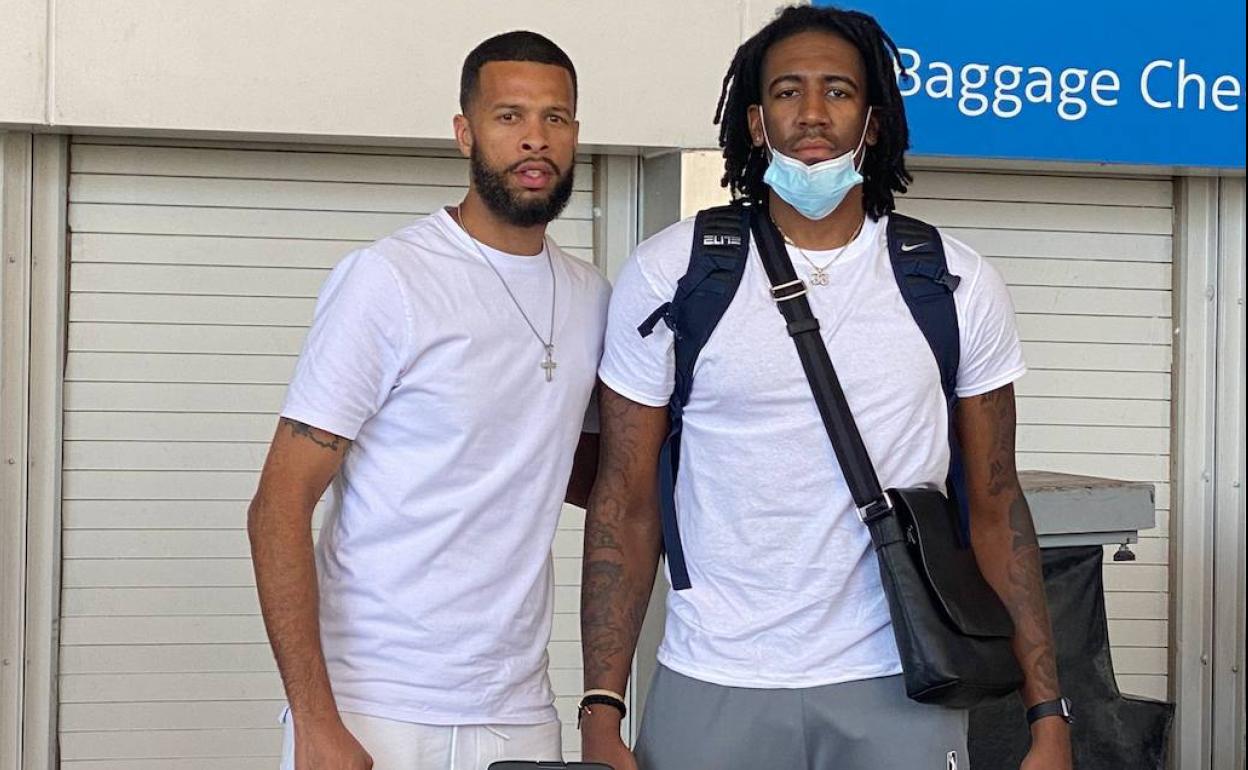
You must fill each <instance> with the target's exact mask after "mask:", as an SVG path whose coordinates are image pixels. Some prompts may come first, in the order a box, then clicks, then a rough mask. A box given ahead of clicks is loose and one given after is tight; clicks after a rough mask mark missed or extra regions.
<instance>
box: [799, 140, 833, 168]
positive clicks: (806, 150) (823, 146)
mask: <svg viewBox="0 0 1248 770" xmlns="http://www.w3.org/2000/svg"><path fill="white" fill-rule="evenodd" d="M792 155H793V157H794V158H797V159H798V160H801V161H804V162H806V163H818V162H819V161H823V160H828V159H829V158H833V157H835V156H836V151H835V150H834V149H833V147H832V145H830V144H828V143H827V142H810V141H806V142H798V143H797V145H796V146H795V147H794V148H793V152H792Z"/></svg>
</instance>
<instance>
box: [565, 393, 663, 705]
mask: <svg viewBox="0 0 1248 770" xmlns="http://www.w3.org/2000/svg"><path fill="white" fill-rule="evenodd" d="M601 410H602V450H601V452H602V455H601V461H600V465H599V473H598V480H597V481H596V482H595V484H594V488H593V492H592V494H591V495H590V498H589V509H588V511H587V513H586V517H585V561H584V574H583V576H582V581H581V637H582V646H583V651H584V661H585V684H586V686H587V687H591V688H592V687H605V688H608V689H612V690H616V691H617V692H623V691H624V688H625V687H626V685H627V683H628V672H629V669H630V667H631V665H632V657H633V651H634V649H635V648H636V646H637V637H638V635H639V634H640V632H641V624H642V621H643V620H644V619H645V616H646V607H647V605H648V604H649V601H650V590H651V588H652V587H653V584H654V576H655V567H656V565H657V563H658V555H659V516H658V497H657V490H656V468H657V462H658V452H659V446H660V445H661V443H662V440H663V436H664V435H665V433H666V429H667V421H666V413H665V411H664V410H662V409H655V408H652V407H645V406H641V405H639V404H636V403H633V402H631V401H629V400H627V399H625V398H624V397H622V396H620V395H618V394H616V393H613V392H611V391H610V390H609V389H606V388H604V389H603V394H602V400H601Z"/></svg>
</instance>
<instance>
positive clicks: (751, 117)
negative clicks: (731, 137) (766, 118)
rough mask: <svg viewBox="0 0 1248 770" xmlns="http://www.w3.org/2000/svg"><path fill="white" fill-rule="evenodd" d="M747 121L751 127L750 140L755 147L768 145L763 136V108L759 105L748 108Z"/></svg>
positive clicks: (746, 112)
mask: <svg viewBox="0 0 1248 770" xmlns="http://www.w3.org/2000/svg"><path fill="white" fill-rule="evenodd" d="M745 119H746V121H747V122H748V123H749V126H750V140H751V141H752V142H753V143H754V146H755V147H762V146H763V145H764V144H766V143H767V140H766V138H765V137H764V136H763V108H762V107H760V106H759V105H757V104H751V105H750V106H749V107H748V108H746V111H745Z"/></svg>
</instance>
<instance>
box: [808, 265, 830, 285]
mask: <svg viewBox="0 0 1248 770" xmlns="http://www.w3.org/2000/svg"><path fill="white" fill-rule="evenodd" d="M810 282H811V284H813V285H815V286H827V285H828V274H827V272H826V271H824V269H823V268H822V267H816V268H815V269H814V270H812V271H811V272H810Z"/></svg>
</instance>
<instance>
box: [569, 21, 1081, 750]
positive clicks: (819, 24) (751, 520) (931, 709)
mask: <svg viewBox="0 0 1248 770" xmlns="http://www.w3.org/2000/svg"><path fill="white" fill-rule="evenodd" d="M895 56H896V49H895V47H894V46H893V45H892V42H891V41H890V40H889V39H888V37H887V36H886V35H885V34H884V32H883V30H881V29H880V28H879V26H878V25H877V24H876V22H875V21H874V19H871V18H870V17H868V16H865V15H863V14H858V13H853V12H846V11H841V10H838V9H833V8H812V7H794V8H789V9H786V10H785V11H783V12H782V13H781V14H780V15H779V16H778V17H777V18H776V20H775V21H773V22H772V23H771V24H769V25H768V26H767V27H765V28H764V29H763V30H762V31H760V32H759V33H758V34H757V35H756V36H754V37H753V38H752V39H750V40H749V41H747V42H746V43H745V44H744V45H742V46H741V48H740V49H739V50H738V52H737V55H736V58H735V59H734V61H733V64H732V67H731V69H730V72H729V77H730V80H728V81H726V85H725V93H724V100H723V101H722V102H721V113H722V126H721V137H720V143H721V146H722V147H723V149H724V157H725V161H726V164H725V165H726V173H725V176H724V181H725V185H728V186H731V188H732V191H733V193H734V194H735V195H736V196H737V197H742V198H747V199H751V200H754V201H756V202H757V204H758V205H759V206H762V205H764V204H765V205H766V208H767V210H769V211H770V213H771V216H772V218H773V220H774V222H775V224H776V225H777V227H778V228H779V230H780V231H781V232H782V233H783V234H784V236H785V237H786V240H788V241H790V242H791V243H790V244H789V245H788V249H787V250H788V256H789V258H790V259H791V260H792V263H793V266H794V268H795V270H796V272H797V273H798V275H799V276H801V278H802V279H804V281H805V283H806V290H807V298H808V299H809V302H810V305H811V307H812V309H813V312H814V315H815V316H816V317H817V319H818V321H819V323H820V334H821V336H822V338H823V342H824V344H826V346H827V348H828V353H829V354H830V357H831V359H832V362H833V364H834V366H835V367H836V370H837V373H838V375H839V377H840V382H841V384H842V386H843V388H844V391H845V395H846V398H847V400H848V402H849V405H850V407H851V408H852V410H853V412H854V415H855V418H856V421H857V424H858V427H859V429H860V432H861V434H862V437H863V439H864V441H865V443H866V448H867V450H868V452H869V454H870V456H871V458H873V460H874V463H875V465H876V469H877V472H878V474H879V477H880V482H881V484H882V486H883V487H884V488H889V487H899V488H900V487H914V486H928V487H935V488H940V487H943V485H944V483H945V477H946V473H947V470H948V468H949V462H950V456H951V450H950V442H949V435H948V431H950V430H957V432H958V435H959V437H960V439H961V446H962V450H963V451H962V455H963V459H964V463H965V468H966V474H967V477H966V478H967V491H968V493H969V501H970V509H971V520H970V526H971V539H972V545H973V548H974V552H975V555H976V558H977V559H978V561H979V564H980V565H981V569H982V571H983V572H984V574H985V577H986V578H987V579H988V581H989V582H990V583H991V584H992V586H993V587H994V588H995V589H996V590H997V592H998V593H999V594H1000V596H1001V598H1002V600H1003V602H1004V604H1005V605H1006V607H1007V609H1008V610H1009V612H1010V614H1011V616H1012V617H1013V620H1014V623H1015V627H1016V635H1015V641H1014V650H1015V653H1016V656H1017V658H1018V660H1019V662H1020V664H1021V667H1022V669H1023V672H1024V675H1025V678H1026V683H1025V685H1024V687H1023V696H1024V700H1025V702H1026V704H1027V705H1028V706H1032V705H1034V704H1040V703H1043V702H1048V701H1056V700H1057V699H1059V698H1060V695H1061V693H1060V691H1059V690H1058V682H1057V677H1056V670H1055V663H1054V652H1053V644H1052V638H1051V632H1050V629H1049V621H1048V614H1047V609H1046V606H1045V599H1044V589H1043V584H1042V581H1041V577H1040V562H1039V556H1038V550H1037V546H1036V539H1035V534H1034V530H1033V528H1032V523H1031V518H1030V513H1029V511H1028V509H1027V504H1026V501H1025V500H1024V498H1023V494H1022V491H1021V489H1020V487H1019V484H1018V479H1017V474H1016V472H1015V466H1014V430H1015V412H1014V393H1013V386H1012V383H1013V382H1014V381H1015V380H1017V379H1018V378H1019V377H1021V376H1022V375H1023V374H1024V372H1025V366H1024V363H1023V358H1022V354H1021V350H1020V345H1019V340H1018V333H1017V330H1016V327H1015V322H1014V317H1013V309H1012V307H1011V303H1010V298H1009V295H1008V293H1007V291H1006V287H1005V284H1004V282H1003V281H1002V279H1001V277H1000V275H999V274H998V273H997V271H996V270H994V269H993V267H992V266H991V265H989V264H988V263H986V262H985V261H984V260H983V259H982V258H981V257H980V256H979V255H978V254H976V253H975V252H974V251H972V250H971V249H969V248H968V247H967V246H965V245H964V244H962V243H960V242H958V241H956V240H954V239H952V238H943V244H944V251H945V254H946V259H947V261H948V267H949V271H950V272H952V273H953V274H955V275H957V276H959V277H960V278H961V283H960V285H959V286H958V287H957V289H956V291H955V293H954V302H955V305H956V313H957V319H958V326H959V343H960V350H961V359H960V363H959V366H958V376H957V383H956V392H957V396H958V397H959V399H960V401H959V404H958V409H957V412H956V425H952V426H951V425H949V419H948V412H947V406H946V401H945V397H944V394H943V392H942V388H941V380H940V373H939V371H938V368H937V363H936V360H935V357H934V356H933V354H932V349H931V348H930V347H929V345H928V343H927V341H926V339H925V338H924V335H923V333H922V331H921V330H920V329H919V327H918V325H917V324H916V322H915V320H914V318H913V317H912V315H911V312H910V310H909V308H908V307H907V304H906V302H905V300H904V299H903V296H902V294H901V292H900V290H899V287H898V284H897V281H896V278H895V276H894V274H893V269H892V265H891V263H890V257H889V253H888V246H887V243H886V241H885V230H886V227H887V223H888V218H889V214H890V213H891V212H892V210H893V208H894V193H895V192H904V191H905V189H906V184H907V182H909V180H910V176H909V174H908V173H907V172H906V169H905V163H904V152H905V149H906V147H907V144H908V134H907V128H906V123H905V113H904V109H903V106H902V99H901V95H900V94H899V92H898V87H897V82H896V78H895V76H894V69H893V67H894V61H895ZM717 119H719V118H718V116H717ZM864 178H865V181H864ZM693 230H694V222H693V220H686V221H684V222H681V223H679V224H676V225H673V226H672V227H670V228H668V229H667V230H664V231H663V232H661V233H659V234H658V235H656V236H654V237H653V238H651V239H649V240H648V241H646V242H645V243H643V244H641V245H640V246H639V247H638V248H637V250H636V253H635V254H634V255H633V258H632V259H631V261H630V262H629V263H628V264H627V265H626V266H625V268H624V270H623V272H622V273H621V275H620V277H619V280H618V281H617V282H616V287H615V291H614V294H613V296H612V301H611V311H610V317H609V322H608V331H607V340H606V344H605V348H604V353H603V361H602V365H601V367H600V370H599V377H600V378H601V380H602V383H603V385H604V388H603V391H602V395H601V402H600V403H601V412H602V429H603V445H602V451H603V458H602V466H601V467H602V470H601V472H600V474H599V477H598V481H597V483H596V485H595V487H594V491H593V495H592V497H591V500H590V506H589V512H588V515H587V521H586V532H585V566H584V581H583V589H582V590H583V598H582V639H583V644H584V648H585V650H584V652H585V683H586V686H587V687H588V688H590V689H591V690H594V691H609V692H613V693H620V692H623V690H624V688H625V686H626V685H627V681H628V675H629V670H630V662H631V658H632V655H633V652H634V650H635V646H636V641H637V635H638V632H639V629H640V625H641V621H642V618H643V617H644V615H645V610H646V605H647V602H648V599H649V597H650V591H651V585H652V581H653V579H654V576H655V567H656V564H657V561H658V557H659V554H660V544H661V526H660V515H659V490H658V488H657V487H658V485H657V482H656V472H655V469H656V466H657V464H658V459H659V454H660V448H661V446H662V444H663V442H664V438H665V436H666V434H667V431H668V428H669V412H668V410H667V408H666V407H667V404H668V402H669V399H670V398H671V397H672V393H673V388H674V372H675V365H674V359H673V349H674V339H673V333H672V331H671V329H669V328H668V327H667V326H665V325H663V324H661V323H660V324H659V325H658V326H657V327H655V330H654V333H653V334H652V335H651V336H649V337H644V338H643V337H642V336H641V335H640V334H639V333H638V326H639V325H640V324H642V323H643V321H645V320H646V319H647V317H648V316H650V314H651V312H652V311H654V310H655V308H656V307H659V306H661V305H662V304H663V303H665V302H667V301H669V300H671V299H672V298H673V296H674V295H675V293H676V284H677V281H678V280H680V278H681V277H682V276H683V275H684V274H685V271H686V269H687V267H688V265H689V260H690V250H691V247H692V245H693V244H692V243H691V241H692V236H693ZM676 323H677V324H679V320H678V319H677V321H676ZM692 382H693V385H692V391H691V395H690V398H689V401H688V404H687V405H686V406H685V407H684V411H683V434H682V439H681V443H680V453H681V454H680V458H679V474H678V475H677V477H676V488H675V503H676V506H675V510H676V513H677V520H678V523H679V536H680V540H681V542H682V543H683V558H684V564H685V566H686V567H687V569H688V577H689V582H690V587H688V588H687V589H685V590H675V591H672V592H671V593H669V595H668V602H667V616H666V617H667V619H666V630H665V634H664V638H663V642H662V645H661V647H660V649H659V653H658V656H659V664H660V665H659V669H658V672H657V674H656V676H655V679H654V682H653V684H652V687H651V690H650V695H649V697H648V700H647V704H646V710H645V714H644V715H643V721H642V727H641V734H640V737H639V740H638V744H637V746H636V747H635V752H636V753H635V756H634V754H633V753H632V752H630V751H629V749H628V748H627V747H626V746H625V745H624V743H623V742H622V741H621V739H620V734H619V728H620V722H619V719H620V713H619V712H620V710H619V709H615V708H609V707H604V706H603V705H602V703H601V698H600V697H599V698H587V699H586V703H587V708H583V709H582V740H583V746H584V755H585V758H586V759H587V760H597V761H602V762H608V763H610V764H611V765H613V766H614V767H615V769H616V770H632V769H633V768H637V767H638V766H640V767H641V768H642V770H757V769H758V768H784V770H830V769H832V768H835V769H836V770H881V769H884V768H906V769H907V770H908V769H909V768H916V769H917V768H933V770H935V769H936V768H941V769H942V770H944V769H946V768H957V767H963V768H965V767H966V724H967V721H966V713H965V711H959V710H953V709H947V708H941V707H938V706H929V705H922V704H919V703H916V702H914V701H911V700H909V699H908V698H907V697H906V692H905V687H904V684H903V682H902V681H901V677H900V673H901V664H900V661H899V655H898V650H897V646H896V642H895V639H894V634H893V630H892V626H891V621H890V615H889V607H888V603H887V601H886V597H885V594H884V591H883V588H882V586H881V578H880V573H879V569H878V566H877V563H876V557H875V554H874V551H873V548H872V543H871V537H870V534H869V532H868V530H867V528H866V527H865V526H864V525H863V524H862V523H861V521H860V520H859V518H858V515H857V510H856V507H855V505H854V502H853V499H852V497H851V495H850V492H849V489H848V488H847V486H846V483H845V480H844V476H843V474H842V472H841V468H840V466H839V464H838V462H837V459H836V457H835V455H834V453H833V450H832V446H831V444H830V442H829V438H828V435H827V432H826V431H825V428H824V425H823V423H822V421H821V419H820V416H819V413H818V411H817V408H816V405H815V402H814V400H813V397H812V394H811V388H810V386H809V384H808V382H807V378H806V375H805V374H804V372H803V369H802V365H801V363H800V360H799V358H798V355H797V352H796V350H795V348H794V345H793V343H792V341H791V340H790V339H789V336H788V334H787V333H786V327H785V321H784V319H783V318H782V317H781V314H780V313H779V312H778V310H777V305H776V301H775V300H774V299H773V296H772V291H771V286H770V282H769V281H768V279H767V275H766V273H765V271H764V268H763V266H762V264H761V262H760V260H759V257H758V251H757V247H756V245H755V246H753V247H752V248H751V253H750V256H749V261H748V263H747V265H746V267H745V271H744V275H743V277H742V279H741V283H740V285H739V287H738V288H737V289H736V293H735V295H734V297H733V299H732V302H731V304H730V305H729V306H728V308H727V310H726V311H725V313H724V315H723V316H722V318H721V319H720V320H719V322H718V325H717V326H716V327H715V328H714V331H713V332H712V334H711V336H710V338H709V340H708V341H707V342H706V344H705V346H704V347H703V348H702V350H701V353H700V354H699V356H698V358H697V362H696V366H695V368H694V374H693V380H692ZM669 566H670V565H669ZM669 579H670V576H669ZM1068 729H1069V728H1068V726H1067V724H1066V722H1065V721H1063V720H1062V719H1056V718H1041V719H1038V720H1037V721H1036V722H1035V723H1034V724H1033V726H1032V737H1033V741H1032V748H1031V753H1030V754H1029V755H1028V758H1027V760H1026V762H1024V765H1023V766H1024V768H1028V770H1039V769H1040V768H1043V769H1044V770H1050V768H1055V769H1058V770H1062V769H1064V768H1069V767H1070V756H1069V754H1070V751H1069V732H1068ZM959 763H961V764H959Z"/></svg>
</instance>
